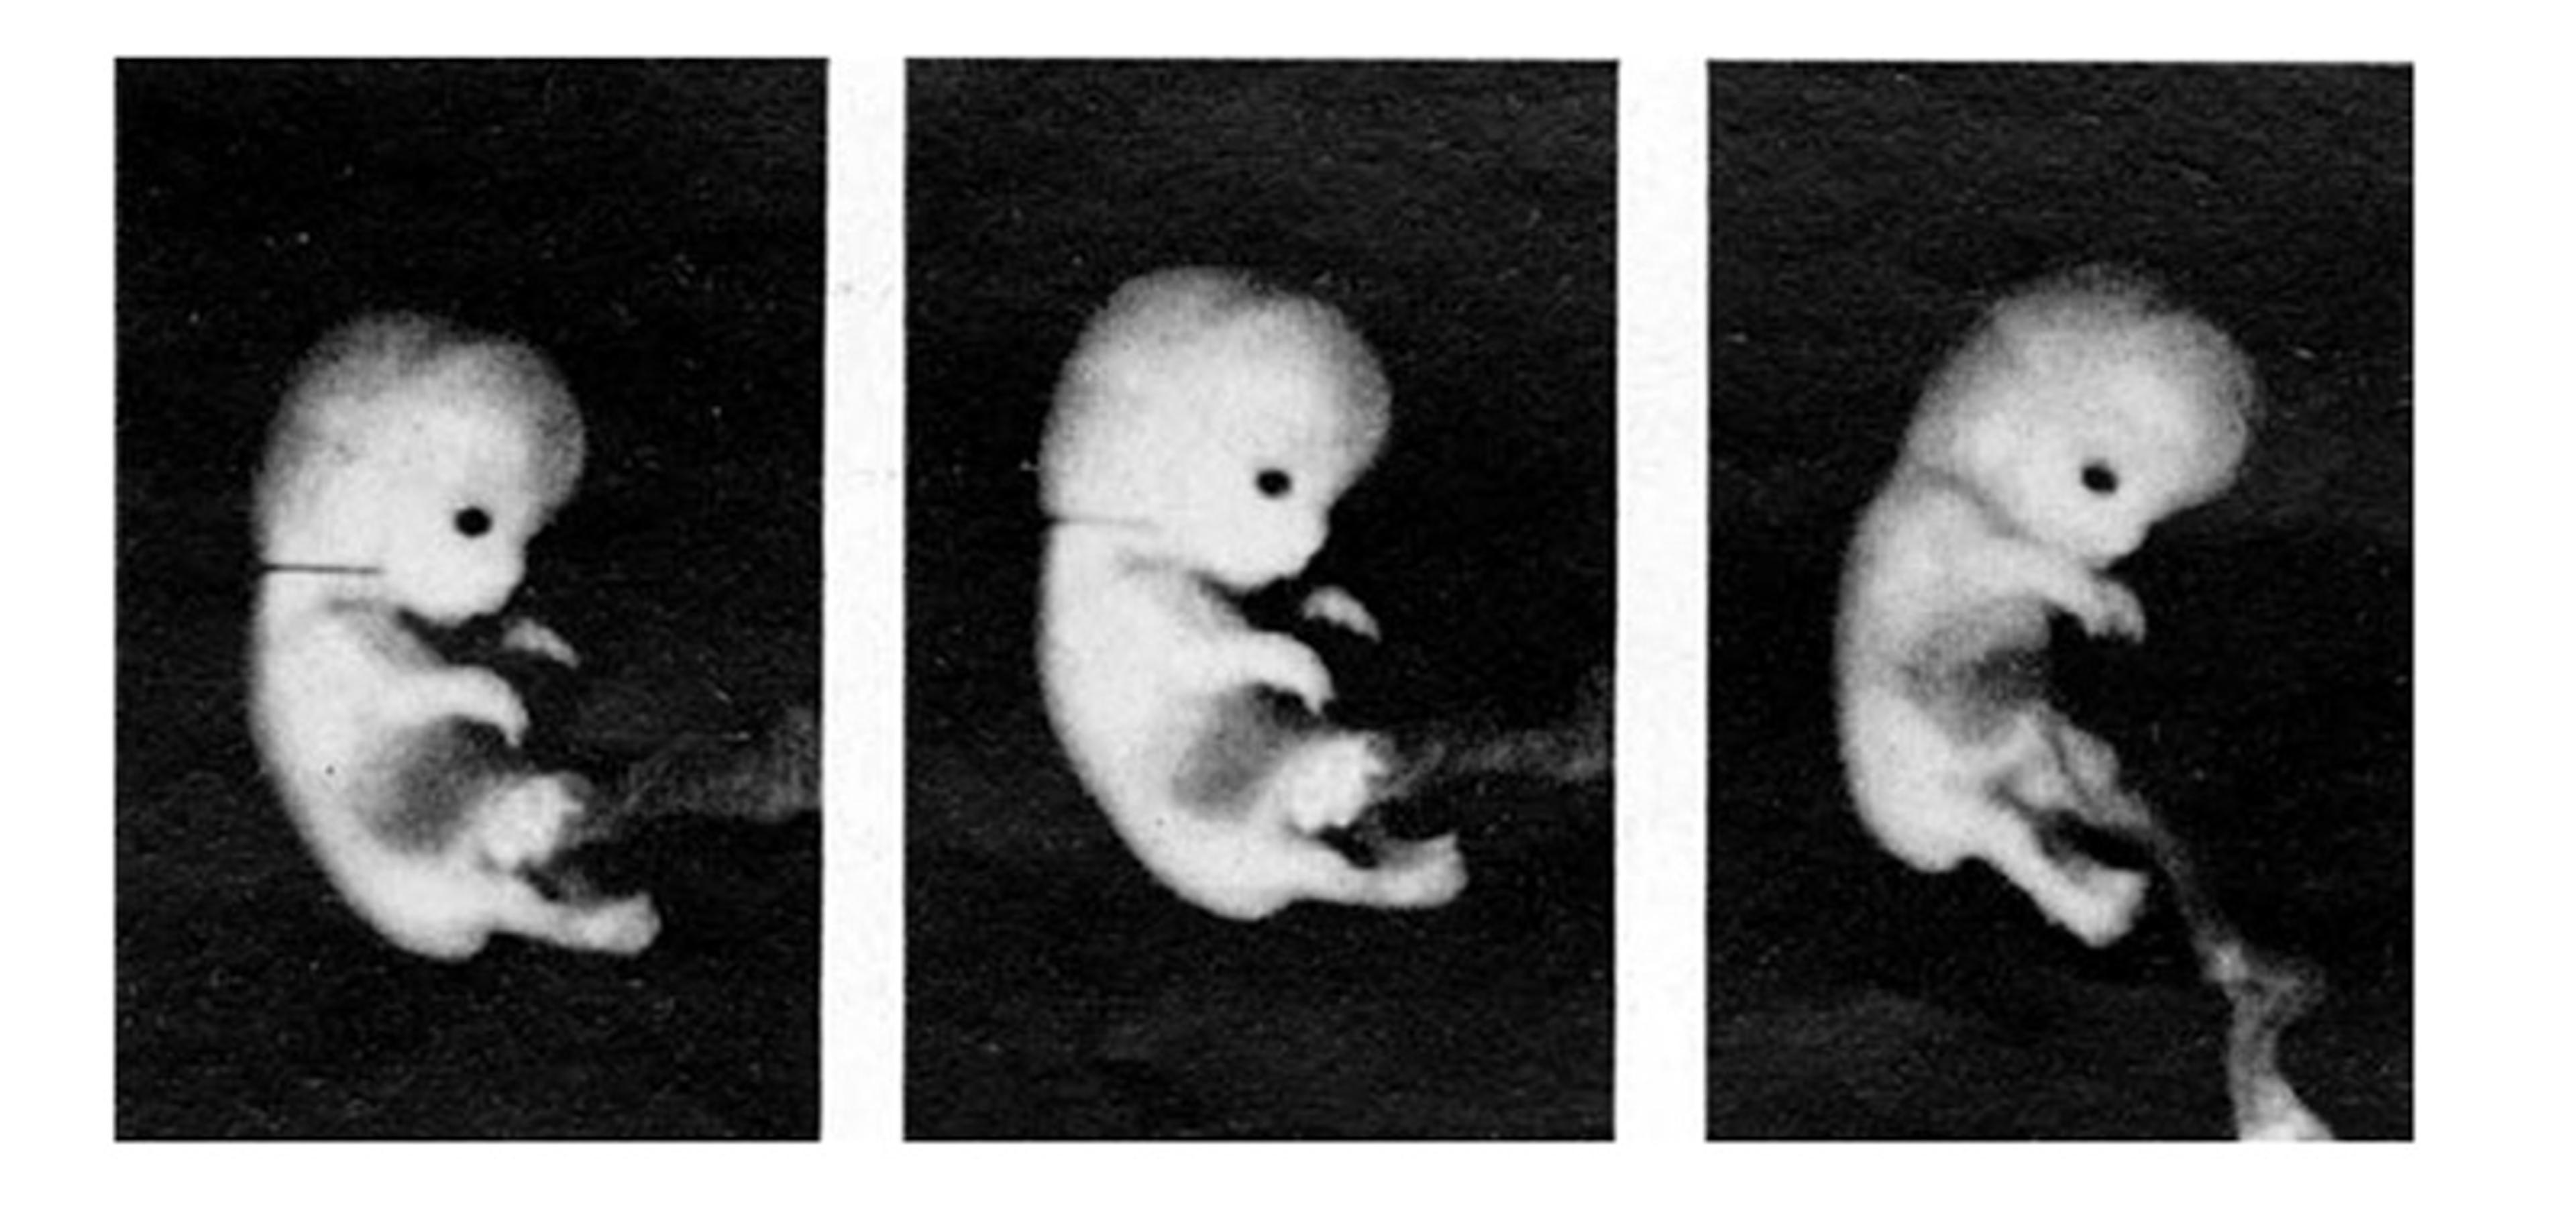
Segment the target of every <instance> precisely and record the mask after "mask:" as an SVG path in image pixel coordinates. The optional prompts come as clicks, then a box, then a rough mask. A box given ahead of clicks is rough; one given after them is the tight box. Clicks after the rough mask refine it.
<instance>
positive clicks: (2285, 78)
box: [1709, 64, 2413, 1138]
mask: <svg viewBox="0 0 2576 1211" xmlns="http://www.w3.org/2000/svg"><path fill="white" fill-rule="evenodd" d="M1710 82H1711V87H1710V91H1711V98H1710V103H1711V112H1712V118H1711V146H1710V154H1711V164H1710V171H1711V175H1712V178H1713V181H1712V192H1711V203H1712V204H1711V211H1710V216H1709V227H1710V239H1711V249H1712V253H1713V256H1714V260H1713V267H1712V274H1711V282H1710V288H1711V298H1712V306H1711V314H1710V345H1711V352H1712V357H1713V364H1712V381H1711V395H1712V399H1713V415H1712V429H1713V432H1712V447H1713V451H1714V459H1715V491H1714V496H1713V499H1712V506H1711V507H1712V513H1713V517H1714V523H1713V531H1714V533H1713V534H1712V539H1711V558H1712V561H1713V562H1712V568H1711V597H1712V615H1713V617H1712V636H1713V643H1714V645H1715V646H1714V650H1713V653H1712V661H1713V667H1714V670H1715V679H1714V685H1713V687H1712V691H1711V698H1710V704H1711V710H1710V728H1711V736H1710V753H1711V756H1710V759H1711V762H1712V786H1713V787H1714V788H1715V799H1716V802H1714V803H1713V804H1712V805H1711V813H1712V814H1711V820H1712V823H1711V828H1710V844H1711V862H1712V867H1711V876H1710V884H1711V888H1712V901H1711V904H1710V927H1711V937H1710V944H1711V958H1710V972H1709V980H1710V990H1711V997H1712V1010H1711V1013H1712V1017H1711V1022H1710V1036H1709V1058H1710V1066H1711V1075H1710V1115H1711V1120H1710V1129H1711V1133H1712V1134H1713V1135H1715V1136H1718V1137H1782V1136H1785V1137H1845V1136H1861V1137H2005V1138H2010V1137H2210V1136H2223V1135H2225V1134H2227V1133H2228V1132H2229V1131H2230V1122H2229V1117H2228V1113H2229V1112H2228V1105H2227V1098H2226V1090H2225V1086H2224V1083H2223V1065H2222V1052H2221V1046H2222V1044H2223V1041H2224V1037H2225V1029H2226V1005H2225V1002H2224V1000H2223V999H2222V998H2221V997H2220V996H2219V995H2218V994H2217V993H2216V992H2215V991H2214V990H2209V989H2206V988H2204V987H2202V986H2200V985H2198V984H2197V982H2196V976H2195V973H2194V971H2193V968H2192V963H2191V961H2190V958H2189V955H2188V947H2187V942H2186V940H2185V935H2184V933H2183V931H2182V929H2181V926H2180V923H2179V922H2178V921H2177V920H2176V919H2174V916H2173V913H2172V911H2171V909H2170V907H2169V906H2168V907H2165V908H2162V909H2160V910H2158V912H2157V913H2156V915H2153V916H2150V917H2149V918H2148V919H2147V920H2146V921H2145V923H2144V925H2143V927H2142V929H2141V930H2140V931H2139V932H2138V933H2137V934H2136V935H2135V936H2134V937H2133V938H2132V939H2130V940H2128V941H2125V942H2122V943H2120V944H2119V945H2117V946H2115V947H2113V948H2111V949H2110V950H2108V951H2105V952H2101V953H2094V952H2090V951H2088V950H2087V949H2086V948H2085V947H2084V946H2083V945H2082V944H2081V943H2078V942H2076V941H2074V940H2073V939H2072V938H2071V937H2069V936H2067V935H2064V934H2062V933H2060V932H2058V931H2057V930H2055V929H2054V928H2053V927H2051V926H2049V925H2048V924H2047V923H2046V922H2044V921H2043V920H2042V919H2041V918H2040V917H2039V915H2038V913H2037V911H2036V910H2035V909H2033V908H2031V907H2030V905H2029V904H2028V902H2027V901H2026V900H2025V899H2024V898H2023V897H2022V896H2021V894H2020V893H2019V892H2017V891H2015V890H2013V889H2011V888H2009V887H2008V886H2007V885H2005V884H2004V883H2003V881H2002V880H2001V879H2000V878H1999V877H1998V876H1995V875H1993V874H1992V873H1991V872H1989V871H1987V870H1985V869H1984V868H1982V867H1977V866H1970V867H1968V868H1966V869H1964V870H1963V871H1962V872H1960V873H1957V874H1953V875H1949V876H1944V877H1940V878H1927V877H1924V876H1921V875H1917V874H1915V873H1913V872H1912V871H1911V870H1910V869H1909V868H1906V867H1904V866H1903V865H1902V864H1900V863H1898V862H1897V861H1896V859H1894V858H1892V857H1887V856H1884V855H1883V854H1881V853H1880V852H1879V851H1878V850H1877V849H1876V847H1875V845H1874V844H1873V843H1872V842H1871V841H1870V840H1868V839H1867V838H1866V837H1865V836H1864V834H1863V833H1862V831H1861V827H1860V825H1859V824H1858V822H1857V821H1856V820H1855V819H1854V818H1853V816H1852V815H1851V812H1850V809H1849V806H1848V799H1847V796H1846V792H1845V791H1844V788H1843V785H1842V781H1841V772H1840V768H1839V764H1838V758H1837V756H1836V753H1835V747H1834V726H1835V724H1834V718H1833V707H1832V693H1831V687H1832V684H1833V681H1832V668H1831V656H1832V642H1833V615H1834V603H1835V597H1836V591H1837V587H1838V579H1839V576H1840V574H1841V562H1842V554H1843V548H1844V544H1845V542H1846V540H1847V537H1848V535H1849V533H1850V531H1851V528H1852V526H1853V524H1854V523H1855V522H1856V521H1857V519H1858V515H1859V512H1860V510H1861V508H1862V507H1863V506H1864V505H1865V504H1866V503H1867V502H1868V501H1869V499H1870V498H1871V496H1872V495H1874V494H1875V492H1876V491H1877V489H1878V486H1879V484H1880V483H1881V482H1882V480H1883V479H1884V477H1885V475H1886V474H1887V472H1888V470H1889V468H1890V467H1891V466H1892V465H1893V464H1894V461H1895V458H1896V454H1897V448H1898V443H1899V441H1900V440H1901V438H1902V436H1903V433H1904V430H1905V426H1906V423H1907V421H1908V419H1909V418H1910V417H1911V415H1912V412H1913V409H1914V405H1915V402H1916V396H1917V392H1918V391H1919V388H1920V385H1921V383H1922V382H1923V380H1924V378H1925V376H1926V375H1928V374H1929V373H1930V372H1931V371H1932V370H1933V369H1934V368H1935V367H1936V366H1937V365H1938V364H1939V363H1940V361H1941V360H1942V358H1943V356H1944V354H1945V353H1946V351H1947V348H1948V347H1949V346H1950V344H1951V343H1952V342H1954V341H1956V340H1958V339H1959V338H1960V337H1961V336H1963V335H1964V334H1965V332H1966V331H1967V329H1968V327H1969V326H1970V325H1971V324H1972V323H1973V322H1974V321H1975V319H1976V318H1977V314H1978V312H1979V311H1980V309H1982V308H1983V307H1984V306H1985V305H1986V304H1987V303H1989V302H1991V301H1992V300H1994V299H1995V298H1997V297H2000V296H2001V295H2002V294H2004V293H2007V292H2008V291H2010V290H2011V289H2012V288H2013V287H2014V286H2016V285H2018V284H2020V283H2023V282H2026V281H2028V280H2029V279H2031V278H2033V277H2035V276H2038V275H2040V274H2043V273H2046V272H2049V271H2051V270H2058V269H2064V268H2067V267H2070V266H2071V265H2074V264H2077V263H2081V262H2084V261H2089V260H2097V259H2109V260H2117V261H2123V262H2127V263H2130V264H2133V265H2137V266H2141V267H2144V268H2146V269H2149V270H2150V271H2152V272H2155V273H2158V274H2160V275H2162V276H2163V277H2164V278H2165V279H2166V280H2167V282H2168V284H2170V285H2171V286H2172V287H2173V288H2174V290H2175V293H2176V294H2177V296H2178V297H2179V298H2180V299H2181V300H2182V301H2184V302H2186V303H2187V304H2189V305H2190V306H2192V307H2194V308H2195V309H2197V310H2198V311H2199V312H2200V313H2201V314H2203V315H2205V316H2207V317H2208V318H2210V319H2211V320H2213V321H2215V322H2216V323H2217V324H2218V325H2219V326H2220V327H2222V328H2224V329H2226V330H2227V331H2229V332H2230V333H2231V334H2233V335H2234V336H2235V337H2236V339H2237V341H2238V342H2239V343H2240V344H2241V345H2242V346H2243V347H2244V348H2245V350H2246V351H2247V352H2248V353H2249V354H2250V355H2251V356H2252V357H2253V358H2254V360H2255V361H2256V363H2257V365H2258V367H2259V369H2260V372H2261V374H2262V377H2263V380H2264V385H2265V388H2266V390H2267V393H2268V397H2269V398H2268V401H2267V405H2268V409H2269V412H2268V415H2267V416H2266V418H2265V420H2264V422H2263V427H2262V428H2261V430H2260V431H2259V432H2258V433H2257V436H2256V439H2255V440H2256V445H2255V449H2254V451H2253V455H2252V459H2251V462H2250V463H2249V466H2248V470H2247V472H2246V475H2245V477H2244V478H2243V479H2242V480H2241V481H2240V482H2239V484H2238V486H2237V488H2236V489H2235V491H2234V492H2233V493H2232V494H2231V495H2229V496H2227V497H2225V498H2223V499H2222V500H2221V501H2219V502H2217V503H2215V504H2212V505H2210V506H2208V507H2206V508H2204V509H2202V510H2199V511H2197V512H2195V513H2192V514H2188V515H2185V516H2184V517H2181V518H2178V519H2175V520H2173V521H2170V522H2168V523H2166V524H2165V525H2163V526H2160V527H2158V528H2157V530H2156V531H2155V532H2154V533H2153V535H2151V537H2150V540H2149V542H2148V545H2147V546H2146V548H2145V549H2143V550H2142V551H2141V552H2140V553H2139V554H2138V555H2136V556H2135V557H2133V558H2132V559H2130V560H2129V561H2127V562H2126V563H2125V564H2123V565H2122V566H2121V567H2120V568H2119V569H2118V572H2119V574H2120V576H2121V577H2122V578H2124V579H2125V580H2127V581H2128V583H2130V584H2131V585H2132V586H2134V587H2135V588H2136V589H2137V590H2138V593H2139V595H2140V597H2141V598H2142V599H2143V600H2144V601H2145V603H2146V606H2147V613H2148V616H2149V634H2150V636H2151V638H2150V639H2149V641H2148V642H2147V643H2145V644H2144V645H2143V646H2139V647H2128V646H2122V645H2098V646H2097V645H2087V644H2084V643H2082V642H2081V641H2080V640H2079V639H2078V638H2077V637H2075V636H2074V635H2072V634H2070V633H2068V632H2067V631H2066V630H2065V629H2063V628H2061V630H2060V637H2059V641H2058V648H2057V651H2058V660H2057V664H2058V685H2059V688H2060V690H2061V691H2062V693H2061V700H2062V702H2063V704H2064V705H2065V706H2067V708H2068V709H2069V710H2070V711H2071V712H2072V713H2073V714H2074V715H2075V717H2076V719H2077V720H2078V721H2079V722H2081V723H2082V724H2083V725H2084V726H2086V727H2087V728H2088V729H2091V730H2094V731H2096V732H2097V733H2099V734H2101V735H2103V736H2104V737H2105V738H2107V739H2109V740H2110V741H2111V742H2112V744H2113V745H2114V746H2115V747H2116V748H2117V749H2118V751H2119V752H2120V754H2121V756H2122V759H2123V763H2124V765H2125V767H2126V768H2127V770H2128V772H2129V774H2130V776H2131V778H2132V780H2133V782H2134V784H2135V785H2136V786H2138V787H2139V788H2140V789H2142V790H2143V791H2144V792H2145V793H2146V794H2147V795H2148V796H2149V797H2150V798H2151V799H2152V800H2154V801H2155V802H2156V803H2157V804H2158V805H2159V806H2160V808H2161V809H2162V810H2163V811H2164V812H2165V813H2166V814H2167V815H2168V816H2169V817H2170V818H2171V819H2172V821H2173V822H2174V824H2175V826H2176V827H2177V828H2178V829H2179V830H2180V831H2181V832H2182V833H2183V835H2184V836H2185V837H2186V839H2187V841H2188V842H2189V843H2190V844H2192V845H2194V846H2196V847H2197V848H2198V849H2199V851H2200V852H2201V854H2202V855H2203V857H2204V860H2205V865H2206V866H2207V867H2209V873H2210V875H2211V876H2212V878H2213V880H2214V882H2215V885H2216V890H2217V893H2218V895H2219V896H2220V898H2221V900H2222V903H2223V905H2224V907H2225V909H2226V911H2228V912H2230V913H2231V914H2233V916H2234V917H2235V918H2236V919H2237V920H2238V922H2239V923H2240V924H2241V925H2242V926H2243V927H2244V928H2245V930H2246V931H2247V932H2248V933H2249V934H2250V935H2251V936H2252V937H2253V938H2254V940H2255V941H2257V942H2258V943H2264V944H2269V945H2271V946H2274V947H2276V948H2279V949H2282V950H2286V951H2289V952H2292V953H2296V954H2300V955H2305V956H2307V957H2309V958H2312V959H2314V960H2316V961H2318V962H2320V963H2322V964H2323V965H2324V967H2325V969H2326V972H2327V975H2328V978H2329V981H2330V983H2331V985H2332V990H2331V993H2330V999H2329V1000H2328V1001H2327V1002H2326V1003H2325V1005H2324V1006H2323V1007H2322V1008H2321V1009H2320V1010H2318V1011H2317V1012H2316V1013H2314V1014H2313V1015H2312V1016H2311V1017H2310V1018H2308V1019H2307V1020H2305V1021H2304V1022H2302V1023H2301V1024H2299V1025H2298V1026H2296V1027H2294V1028H2293V1029H2292V1031H2291V1032H2290V1034H2289V1035H2288V1039H2287V1043H2286V1044H2285V1051H2284V1056H2285V1061H2284V1062H2285V1064H2286V1067H2287V1069H2288V1071H2289V1073H2290V1075H2291V1078H2292V1080H2293V1081H2294V1083H2296V1084H2297V1086H2298V1087H2299V1088H2300V1089H2301V1090H2302V1091H2303V1093H2304V1094H2305V1095H2306V1096H2307V1098H2308V1100H2309V1102H2310V1104H2311V1105H2312V1106H2313V1107H2314V1108H2315V1109H2316V1110H2317V1111H2318V1112H2319V1113H2320V1114H2321V1115H2322V1116H2323V1117H2325V1118H2326V1119H2327V1120H2328V1122H2329V1123H2331V1124H2332V1125H2333V1126H2334V1127H2335V1128H2336V1129H2337V1130H2338V1131H2339V1132H2340V1133H2341V1134H2343V1135H2345V1136H2347V1137H2404V1136H2407V1135H2409V1134H2410V1133H2411V1131H2412V1034H2411V1025H2412V1001H2413V986H2412V971H2413V968H2412V947H2411V937H2412V929H2413V915H2412V909H2411V905H2412V875H2411V869H2410V866H2411V853H2412V843H2411V837H2412V827H2411V819H2410V802H2411V781H2412V765H2411V760H2410V756H2409V749H2410V747H2411V744H2412V722H2411V713H2412V712H2411V668H2412V661H2411V646H2410V645H2411V634H2412V613H2411V610H2412V595H2411V588H2410V586H2411V583H2412V577H2413V547H2412V526H2411V509H2412V495H2411V487H2410V479H2411V469H2412V455H2411V448H2412V405H2413V380H2412V371H2411V358H2412V345H2411V305H2412V304H2411V299H2412V273H2411V266H2412V255H2411V242H2410V230H2411V189H2412V160H2411V149H2412V145H2411V128H2410V107H2411V78H2410V74H2409V73H2408V72H2407V71H2406V70H2404V69H2402V68H2399V69H2385V68H2349V67H2289V68H2270V67H2265V68H2256V67H2081V66H2047V67H2037V66H2019V67H2000V68H1998V67H1978V66H1967V65H1950V66H1939V67H1899V66H1873V65H1842V66H1798V65H1742V64H1726V65H1719V66H1716V67H1713V68H1712V69H1711V73H1710Z"/></svg>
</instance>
